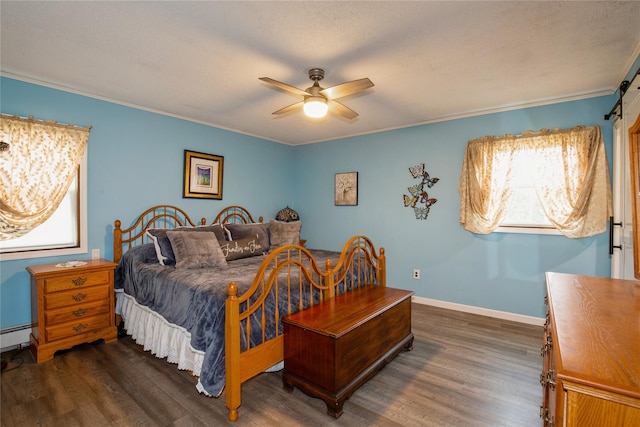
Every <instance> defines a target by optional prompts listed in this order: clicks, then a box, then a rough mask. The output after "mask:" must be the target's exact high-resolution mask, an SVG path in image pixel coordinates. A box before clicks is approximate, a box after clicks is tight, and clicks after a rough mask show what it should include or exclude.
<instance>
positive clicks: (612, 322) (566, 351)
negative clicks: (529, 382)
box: [540, 273, 640, 427]
mask: <svg viewBox="0 0 640 427" xmlns="http://www.w3.org/2000/svg"><path fill="white" fill-rule="evenodd" d="M546 277H547V300H546V301H547V303H548V312H547V321H546V323H545V337H544V343H543V347H542V355H543V371H542V374H541V375H540V382H541V384H542V386H543V403H542V406H541V408H540V416H541V417H542V420H543V426H555V427H559V426H571V427H608V426H609V427H637V426H640V284H639V283H637V282H635V281H628V280H619V279H609V278H602V277H591V276H578V275H573V274H561V273H547V275H546Z"/></svg>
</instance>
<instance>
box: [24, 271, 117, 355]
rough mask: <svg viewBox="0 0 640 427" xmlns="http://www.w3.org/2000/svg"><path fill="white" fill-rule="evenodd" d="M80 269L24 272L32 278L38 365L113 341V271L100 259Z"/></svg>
mask: <svg viewBox="0 0 640 427" xmlns="http://www.w3.org/2000/svg"><path fill="white" fill-rule="evenodd" d="M86 262H87V264H85V265H83V266H79V267H56V265H55V264H47V265H35V266H30V267H27V270H28V271H29V273H31V317H32V319H33V322H34V323H36V322H37V323H36V324H35V325H34V326H33V327H32V328H31V336H30V347H31V350H32V352H33V354H34V357H35V359H36V361H37V362H38V363H40V362H44V361H47V360H50V359H52V358H53V355H54V353H55V352H56V351H58V350H64V349H69V348H71V347H73V346H74V345H77V344H82V343H85V342H92V341H96V340H99V339H104V340H105V341H106V342H111V341H115V340H116V339H117V337H118V333H117V329H116V327H115V315H114V299H115V296H114V291H113V271H114V269H115V267H116V264H114V263H112V262H109V261H106V260H100V259H94V260H88V261H86Z"/></svg>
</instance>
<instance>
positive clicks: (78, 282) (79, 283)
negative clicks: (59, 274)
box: [71, 277, 87, 286]
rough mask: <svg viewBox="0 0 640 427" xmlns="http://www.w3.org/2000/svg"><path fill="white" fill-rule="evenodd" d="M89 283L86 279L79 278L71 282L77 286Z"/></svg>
mask: <svg viewBox="0 0 640 427" xmlns="http://www.w3.org/2000/svg"><path fill="white" fill-rule="evenodd" d="M86 281H87V278H86V277H78V278H77V279H72V280H71V282H72V283H73V284H74V285H76V286H82V285H84V283H85V282H86Z"/></svg>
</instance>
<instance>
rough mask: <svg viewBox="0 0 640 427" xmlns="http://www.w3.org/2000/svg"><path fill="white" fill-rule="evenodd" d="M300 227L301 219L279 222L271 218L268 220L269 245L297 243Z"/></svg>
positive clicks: (273, 246) (298, 241)
mask: <svg viewBox="0 0 640 427" xmlns="http://www.w3.org/2000/svg"><path fill="white" fill-rule="evenodd" d="M301 227H302V221H295V222H280V221H276V220H274V219H272V220H271V221H269V232H270V233H271V247H272V248H275V247H278V246H284V245H297V244H299V243H300V228H301Z"/></svg>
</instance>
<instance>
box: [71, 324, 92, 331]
mask: <svg viewBox="0 0 640 427" xmlns="http://www.w3.org/2000/svg"><path fill="white" fill-rule="evenodd" d="M87 326H89V324H88V323H80V324H78V325H77V326H73V330H74V331H76V332H82V331H84V330H85V329H87Z"/></svg>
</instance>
